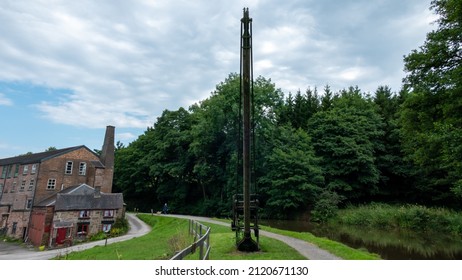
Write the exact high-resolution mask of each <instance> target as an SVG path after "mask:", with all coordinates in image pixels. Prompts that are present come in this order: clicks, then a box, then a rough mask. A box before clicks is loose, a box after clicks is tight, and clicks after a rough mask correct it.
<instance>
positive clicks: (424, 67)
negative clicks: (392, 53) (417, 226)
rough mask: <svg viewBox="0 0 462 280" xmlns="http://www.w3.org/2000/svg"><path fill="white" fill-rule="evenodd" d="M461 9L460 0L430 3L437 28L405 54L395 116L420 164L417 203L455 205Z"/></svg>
mask: <svg viewBox="0 0 462 280" xmlns="http://www.w3.org/2000/svg"><path fill="white" fill-rule="evenodd" d="M461 7H462V1H461V0H434V1H432V5H431V8H432V9H433V10H434V11H435V13H436V14H437V15H438V16H439V18H438V20H437V23H438V27H437V29H436V30H434V31H432V32H430V33H428V34H427V38H426V41H425V43H424V45H423V46H421V47H420V48H419V49H418V50H413V51H412V52H411V53H410V54H409V55H407V56H406V57H405V58H404V63H405V70H406V71H407V76H406V78H405V80H404V82H405V86H406V87H407V88H408V91H409V94H408V96H407V98H406V100H405V101H404V104H403V106H402V107H403V108H402V110H401V118H400V121H401V125H402V129H401V133H402V136H403V143H404V149H405V151H406V155H407V157H408V158H409V159H410V160H412V161H413V162H414V163H415V164H416V165H418V166H419V169H420V172H419V174H418V175H419V177H420V178H421V180H419V182H418V183H417V188H418V190H419V191H420V192H421V193H422V194H425V195H426V196H424V197H422V201H424V202H426V203H428V202H431V203H433V204H439V205H443V204H445V205H448V204H451V205H456V204H459V203H458V200H457V199H456V197H458V198H460V197H461V196H460V194H461V191H460V188H461V180H462V164H461V161H460V159H461V158H462V148H461V145H460V143H461V140H462V94H461V92H462V45H461V44H460V42H461V41H462V8H461ZM451 190H452V191H451Z"/></svg>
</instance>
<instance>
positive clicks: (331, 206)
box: [311, 191, 341, 223]
mask: <svg viewBox="0 0 462 280" xmlns="http://www.w3.org/2000/svg"><path fill="white" fill-rule="evenodd" d="M340 202H341V197H340V195H338V194H337V193H336V192H331V191H323V192H322V193H321V194H320V195H319V197H318V200H317V201H316V203H315V206H314V209H313V211H311V220H312V221H313V222H321V223H323V222H326V221H327V220H329V219H331V218H333V217H335V216H336V215H337V211H338V205H339V203H340Z"/></svg>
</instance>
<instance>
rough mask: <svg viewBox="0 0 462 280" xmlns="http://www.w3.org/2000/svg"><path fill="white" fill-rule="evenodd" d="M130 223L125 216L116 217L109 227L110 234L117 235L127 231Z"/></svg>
mask: <svg viewBox="0 0 462 280" xmlns="http://www.w3.org/2000/svg"><path fill="white" fill-rule="evenodd" d="M129 229H130V225H129V224H128V220H127V219H126V218H117V219H116V221H115V222H114V224H113V225H112V227H111V231H110V235H111V236H119V235H123V234H125V233H127V232H128V230H129Z"/></svg>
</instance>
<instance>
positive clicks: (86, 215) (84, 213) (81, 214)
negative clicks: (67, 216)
mask: <svg viewBox="0 0 462 280" xmlns="http://www.w3.org/2000/svg"><path fill="white" fill-rule="evenodd" d="M79 219H90V210H80V211H79Z"/></svg>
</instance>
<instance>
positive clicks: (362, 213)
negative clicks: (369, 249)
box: [334, 203, 462, 236]
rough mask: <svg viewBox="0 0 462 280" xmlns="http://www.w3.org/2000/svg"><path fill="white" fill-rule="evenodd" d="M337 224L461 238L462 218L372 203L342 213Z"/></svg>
mask: <svg viewBox="0 0 462 280" xmlns="http://www.w3.org/2000/svg"><path fill="white" fill-rule="evenodd" d="M334 222H337V223H339V224H344V225H354V226H361V227H367V228H380V229H389V230H392V229H408V230H413V231H416V232H439V233H442V234H452V235H454V236H462V215H461V214H460V213H458V212H455V211H452V210H448V209H444V208H428V207H425V206H420V205H402V206H392V205H387V204H380V203H372V204H369V205H363V206H356V207H349V208H347V209H344V210H341V211H339V213H338V217H337V218H336V220H335V221H334Z"/></svg>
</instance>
